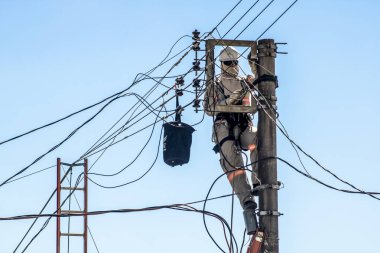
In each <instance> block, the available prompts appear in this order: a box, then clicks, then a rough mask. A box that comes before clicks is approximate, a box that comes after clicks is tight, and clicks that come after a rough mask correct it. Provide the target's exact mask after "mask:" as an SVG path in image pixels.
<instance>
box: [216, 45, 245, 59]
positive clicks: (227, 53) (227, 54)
mask: <svg viewBox="0 0 380 253" xmlns="http://www.w3.org/2000/svg"><path fill="white" fill-rule="evenodd" d="M239 56H240V55H239V53H238V51H236V49H235V48H234V47H231V46H227V47H224V48H223V50H222V51H221V52H220V56H219V60H220V61H237V60H238V58H239Z"/></svg>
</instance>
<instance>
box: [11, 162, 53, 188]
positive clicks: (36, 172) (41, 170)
mask: <svg viewBox="0 0 380 253" xmlns="http://www.w3.org/2000/svg"><path fill="white" fill-rule="evenodd" d="M54 167H55V165H52V166H50V167H47V168H44V169H40V170H38V171H35V172H33V173H30V174H27V175H25V176H22V177H19V178H15V179H13V180H10V181H8V182H7V184H10V183H12V182H15V181H18V180H20V179H23V178H26V177H29V176H32V175H35V174H38V173H40V172H43V171H45V170H48V169H51V168H54Z"/></svg>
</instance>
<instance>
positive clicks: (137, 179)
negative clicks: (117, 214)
mask: <svg viewBox="0 0 380 253" xmlns="http://www.w3.org/2000/svg"><path fill="white" fill-rule="evenodd" d="M162 130H163V127H161V133H160V138H159V140H158V147H157V153H156V157H155V158H154V161H153V163H152V164H151V165H150V166H149V169H148V170H147V171H145V172H144V173H143V174H142V175H141V176H140V177H138V178H136V179H134V180H132V181H129V182H126V183H123V184H119V185H115V186H105V185H101V184H99V183H97V182H95V181H94V180H92V179H91V178H90V177H88V180H90V181H91V182H92V183H94V184H96V185H97V186H99V187H101V188H105V189H115V188H120V187H123V186H126V185H129V184H132V183H135V182H137V181H139V180H140V179H142V178H143V177H144V176H145V175H146V174H148V173H149V171H151V169H152V168H153V166H154V165H155V164H156V162H157V158H158V154H159V153H160V145H161V137H162Z"/></svg>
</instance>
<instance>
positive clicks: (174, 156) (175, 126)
mask: <svg viewBox="0 0 380 253" xmlns="http://www.w3.org/2000/svg"><path fill="white" fill-rule="evenodd" d="M178 84H179V85H181V84H183V83H180V82H179V83H178V82H177V83H176V87H177V90H176V115H175V121H172V122H167V123H165V124H164V125H163V127H164V139H163V153H164V162H165V163H166V164H168V165H170V166H172V167H174V166H177V165H182V164H186V163H188V162H189V160H190V147H191V142H192V134H193V132H194V131H195V129H194V128H193V127H192V126H190V125H188V124H185V123H182V122H181V112H182V111H183V108H182V107H181V106H180V105H179V99H178V97H179V96H181V95H182V94H181V93H182V92H181V90H180V89H179V88H178V86H179V85H178ZM177 85H178V86H177Z"/></svg>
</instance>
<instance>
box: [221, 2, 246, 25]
mask: <svg viewBox="0 0 380 253" xmlns="http://www.w3.org/2000/svg"><path fill="white" fill-rule="evenodd" d="M240 2H241V1H240ZM240 2H239V3H240ZM235 7H236V6H235ZM235 7H234V8H235ZM222 21H223V20H222ZM219 24H220V23H219ZM219 24H218V25H219Z"/></svg>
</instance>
